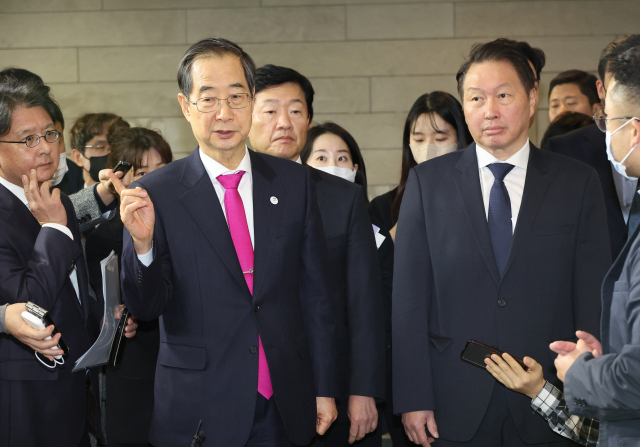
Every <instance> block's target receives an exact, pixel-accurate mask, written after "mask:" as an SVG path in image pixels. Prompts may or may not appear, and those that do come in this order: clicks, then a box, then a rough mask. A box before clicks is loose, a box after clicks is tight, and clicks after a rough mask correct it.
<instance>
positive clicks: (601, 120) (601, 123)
mask: <svg viewBox="0 0 640 447" xmlns="http://www.w3.org/2000/svg"><path fill="white" fill-rule="evenodd" d="M633 118H635V117H633V116H621V117H619V118H607V114H606V113H604V109H603V108H599V109H598V110H596V113H594V114H593V120H594V121H595V122H596V125H597V126H598V129H600V130H601V131H603V132H606V131H607V121H611V120H631V119H633Z"/></svg>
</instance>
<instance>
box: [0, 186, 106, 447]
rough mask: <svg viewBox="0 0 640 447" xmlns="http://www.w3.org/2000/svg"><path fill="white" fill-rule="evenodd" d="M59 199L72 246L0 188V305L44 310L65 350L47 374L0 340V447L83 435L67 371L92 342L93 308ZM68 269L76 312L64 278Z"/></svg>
mask: <svg viewBox="0 0 640 447" xmlns="http://www.w3.org/2000/svg"><path fill="white" fill-rule="evenodd" d="M61 198H62V203H63V204H64V206H65V208H66V210H67V226H68V228H69V229H70V230H71V232H72V234H73V237H74V240H71V238H69V236H67V235H66V234H63V233H62V232H61V231H59V230H57V229H55V228H42V227H41V226H40V224H39V223H38V221H37V220H36V219H35V218H34V217H33V215H32V214H31V212H30V211H29V210H28V208H27V207H26V206H24V204H23V203H22V202H21V201H20V200H19V199H18V198H17V197H16V196H15V195H13V194H12V193H11V192H10V191H9V190H8V189H6V188H5V187H4V186H1V185H0V304H7V303H8V304H13V303H24V302H27V301H32V302H34V303H35V304H37V305H38V306H40V307H43V308H44V309H46V310H48V311H49V313H50V314H51V317H52V319H53V321H54V323H55V324H56V327H57V329H58V331H60V332H61V333H62V336H63V337H64V340H65V342H66V343H67V345H68V346H69V354H68V356H66V357H65V365H64V366H63V367H58V368H56V369H55V370H51V369H48V368H45V367H44V366H42V365H41V364H40V362H38V360H36V358H35V356H34V353H33V350H32V349H31V348H29V347H28V346H26V345H24V344H22V343H21V342H19V341H18V340H17V339H15V338H14V337H12V336H10V335H8V334H0V446H1V447H8V446H18V445H20V446H23V445H50V446H61V447H65V446H71V445H73V446H75V445H78V444H79V442H80V438H81V437H82V434H83V432H84V428H85V420H86V414H87V407H86V391H85V387H86V375H85V373H83V372H77V373H72V372H71V369H72V368H73V366H74V364H75V362H76V360H77V359H78V357H80V355H82V354H84V353H85V351H86V350H87V349H89V347H90V346H91V344H92V343H93V342H94V341H95V339H96V338H97V335H98V332H99V327H100V326H99V317H100V315H101V313H100V310H101V309H100V306H99V305H98V304H97V303H96V301H95V300H94V299H93V298H91V297H89V294H88V288H87V287H88V278H87V270H86V268H85V262H84V257H83V254H82V245H81V242H80V232H79V231H78V223H77V220H76V216H75V213H74V212H73V206H72V205H71V201H70V200H69V198H68V197H67V196H65V195H64V194H62V195H61ZM74 265H75V266H76V267H77V278H78V288H79V290H80V302H81V303H82V305H81V304H80V302H79V301H78V297H77V295H76V292H75V290H74V289H73V285H72V284H71V280H70V279H69V273H68V270H69V269H70V268H72V267H73V266H74ZM95 312H97V313H95ZM96 383H97V382H96ZM94 389H95V390H96V391H97V387H96V388H94Z"/></svg>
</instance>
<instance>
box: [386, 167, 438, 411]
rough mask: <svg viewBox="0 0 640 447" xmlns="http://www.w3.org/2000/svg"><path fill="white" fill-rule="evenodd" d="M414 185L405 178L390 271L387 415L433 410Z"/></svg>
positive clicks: (426, 271) (427, 296)
mask: <svg viewBox="0 0 640 447" xmlns="http://www.w3.org/2000/svg"><path fill="white" fill-rule="evenodd" d="M422 200H423V199H422V194H421V187H420V180H419V178H418V176H417V174H416V171H415V169H412V170H411V172H410V173H409V179H408V180H407V186H406V189H405V193H404V197H403V199H402V207H401V209H400V217H399V219H398V230H397V233H396V244H395V267H394V271H393V312H392V328H393V329H392V333H393V336H392V340H393V349H392V351H393V354H392V355H393V412H394V413H396V414H399V413H406V412H410V411H422V410H434V409H435V399H434V392H433V378H432V374H431V355H430V350H429V335H428V333H429V318H428V310H429V307H430V303H431V300H432V299H433V297H432V295H433V293H434V290H433V268H432V264H431V257H430V255H429V241H428V238H427V229H426V222H425V216H424V208H423V205H422Z"/></svg>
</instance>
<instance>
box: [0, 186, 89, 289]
mask: <svg viewBox="0 0 640 447" xmlns="http://www.w3.org/2000/svg"><path fill="white" fill-rule="evenodd" d="M0 185H2V186H4V187H5V188H7V189H8V190H9V192H11V193H12V194H13V195H14V196H16V197H17V198H18V200H20V201H21V202H22V203H23V204H24V206H26V207H27V209H28V210H29V211H31V208H30V207H29V201H28V200H27V196H26V195H25V193H24V189H23V188H22V187H20V186H18V185H14V184H13V183H11V182H10V181H8V180H7V179H5V178H3V177H0ZM45 227H49V228H55V229H56V230H58V231H61V232H63V233H64V234H66V235H67V236H69V237H70V238H71V240H73V233H71V230H69V228H67V227H65V226H64V225H60V224H54V223H47V224H44V225H43V226H42V228H45ZM77 271H78V269H77V267H74V268H73V271H72V272H71V274H70V275H69V279H70V280H71V284H72V285H73V290H75V291H76V297H77V298H78V301H80V292H79V290H80V289H79V288H78V273H77Z"/></svg>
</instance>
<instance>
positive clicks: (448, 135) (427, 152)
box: [409, 113, 458, 164]
mask: <svg viewBox="0 0 640 447" xmlns="http://www.w3.org/2000/svg"><path fill="white" fill-rule="evenodd" d="M432 121H434V122H435V128H434V126H433V124H432ZM457 144H458V134H457V133H456V129H455V128H454V127H453V126H452V125H451V124H449V123H448V122H446V121H445V120H443V119H442V117H441V116H440V115H438V114H437V113H432V114H427V113H423V114H422V115H420V116H419V117H418V119H417V120H416V123H415V125H414V127H413V131H412V132H411V135H410V136H409V146H410V147H411V153H412V154H413V158H414V159H415V160H416V162H417V163H418V164H420V163H422V162H423V161H427V160H430V159H432V158H435V157H438V156H440V155H443V154H446V153H448V152H453V151H455V150H456V149H457Z"/></svg>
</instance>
